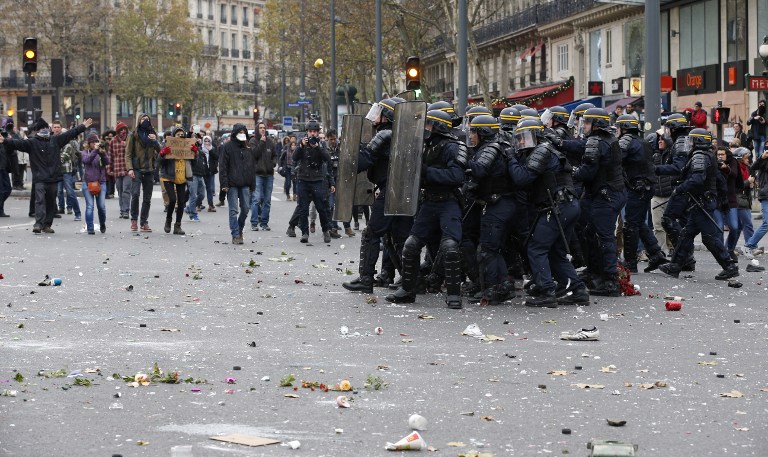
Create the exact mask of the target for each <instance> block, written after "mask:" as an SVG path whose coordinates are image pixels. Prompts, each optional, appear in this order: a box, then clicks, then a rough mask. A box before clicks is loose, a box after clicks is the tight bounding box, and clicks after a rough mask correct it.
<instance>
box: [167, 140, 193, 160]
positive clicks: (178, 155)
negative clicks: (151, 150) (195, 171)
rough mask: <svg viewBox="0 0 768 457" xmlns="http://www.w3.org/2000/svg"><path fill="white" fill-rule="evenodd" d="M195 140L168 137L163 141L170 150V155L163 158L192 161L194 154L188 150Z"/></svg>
mask: <svg viewBox="0 0 768 457" xmlns="http://www.w3.org/2000/svg"><path fill="white" fill-rule="evenodd" d="M196 141H197V140H196V139H195V138H176V137H174V136H169V137H168V138H166V139H165V145H166V146H168V147H169V148H171V153H170V154H168V155H167V156H165V158H166V159H194V158H195V153H194V152H192V151H191V150H190V149H189V148H191V147H192V145H194V144H195V142H196Z"/></svg>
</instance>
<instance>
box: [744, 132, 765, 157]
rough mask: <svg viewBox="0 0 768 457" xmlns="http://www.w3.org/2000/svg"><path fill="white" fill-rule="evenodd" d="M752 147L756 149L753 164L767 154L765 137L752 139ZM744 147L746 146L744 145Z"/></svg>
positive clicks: (753, 154) (753, 153)
mask: <svg viewBox="0 0 768 457" xmlns="http://www.w3.org/2000/svg"><path fill="white" fill-rule="evenodd" d="M752 145H753V146H754V147H755V148H754V150H753V152H752V163H754V162H755V160H757V158H758V157H760V156H761V155H762V154H763V152H765V137H764V136H761V137H758V138H753V139H752ZM742 146H744V145H742Z"/></svg>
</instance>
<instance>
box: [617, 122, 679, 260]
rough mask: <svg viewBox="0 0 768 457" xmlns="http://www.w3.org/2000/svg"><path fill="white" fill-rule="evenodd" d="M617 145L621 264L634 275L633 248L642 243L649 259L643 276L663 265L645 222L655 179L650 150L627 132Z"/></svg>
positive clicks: (631, 133) (643, 142) (634, 255)
mask: <svg viewBox="0 0 768 457" xmlns="http://www.w3.org/2000/svg"><path fill="white" fill-rule="evenodd" d="M619 146H620V147H621V152H622V154H623V156H624V159H623V161H622V165H623V166H624V175H625V177H626V185H627V204H626V206H625V208H624V227H623V233H624V261H625V264H626V267H627V268H628V269H629V270H630V271H631V272H633V273H636V272H637V247H638V245H639V240H642V241H643V246H645V250H646V251H647V252H648V256H649V265H648V268H646V269H645V272H646V273H647V272H649V271H653V270H655V269H656V268H658V267H659V265H662V264H664V263H666V262H667V260H666V257H665V256H664V254H663V253H662V252H661V247H659V242H658V240H657V239H656V236H654V234H653V231H652V230H651V229H650V227H648V222H647V221H648V211H650V209H651V198H653V182H654V179H655V174H654V166H653V148H652V147H651V145H650V144H649V143H648V142H646V141H644V140H642V139H641V138H640V137H639V136H638V135H637V133H633V131H631V130H630V132H628V133H625V134H624V135H622V136H621V137H620V138H619Z"/></svg>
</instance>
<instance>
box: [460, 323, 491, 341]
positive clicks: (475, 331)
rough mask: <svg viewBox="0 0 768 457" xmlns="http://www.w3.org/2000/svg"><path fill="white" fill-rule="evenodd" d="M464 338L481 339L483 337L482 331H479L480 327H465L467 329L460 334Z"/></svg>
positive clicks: (474, 325) (472, 325)
mask: <svg viewBox="0 0 768 457" xmlns="http://www.w3.org/2000/svg"><path fill="white" fill-rule="evenodd" d="M461 334H462V335H464V336H471V337H472V338H482V337H483V336H485V335H484V334H483V331H482V330H480V327H478V325H477V324H470V325H468V326H467V328H465V329H464V331H463V332H461Z"/></svg>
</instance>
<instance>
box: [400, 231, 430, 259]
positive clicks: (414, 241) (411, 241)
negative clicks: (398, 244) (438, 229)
mask: <svg viewBox="0 0 768 457" xmlns="http://www.w3.org/2000/svg"><path fill="white" fill-rule="evenodd" d="M424 246H425V243H424V242H423V241H421V240H420V239H418V238H417V237H415V236H413V235H411V236H409V237H408V239H406V240H405V243H403V255H404V256H405V255H406V254H411V253H414V252H416V253H418V252H420V251H421V249H422V248H423V247H424Z"/></svg>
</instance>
